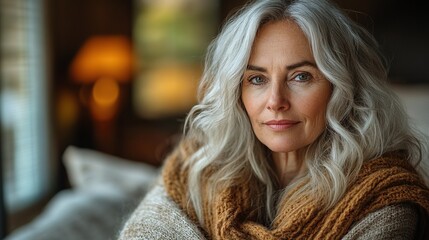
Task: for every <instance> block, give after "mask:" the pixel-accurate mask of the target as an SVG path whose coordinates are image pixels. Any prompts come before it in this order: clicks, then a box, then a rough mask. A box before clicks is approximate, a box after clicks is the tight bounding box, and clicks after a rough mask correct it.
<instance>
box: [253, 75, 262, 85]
mask: <svg viewBox="0 0 429 240" xmlns="http://www.w3.org/2000/svg"><path fill="white" fill-rule="evenodd" d="M249 82H250V83H251V84H254V85H261V84H263V83H264V82H265V81H264V79H263V78H262V77H261V76H255V77H251V78H249Z"/></svg>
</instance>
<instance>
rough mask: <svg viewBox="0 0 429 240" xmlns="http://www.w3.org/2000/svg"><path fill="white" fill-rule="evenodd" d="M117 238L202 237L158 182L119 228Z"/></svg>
mask: <svg viewBox="0 0 429 240" xmlns="http://www.w3.org/2000/svg"><path fill="white" fill-rule="evenodd" d="M119 239H124V240H125V239H127V240H133V239H205V238H204V236H203V234H202V233H201V231H200V230H199V229H198V226H197V225H196V224H195V223H193V222H192V221H191V220H190V219H189V218H188V217H187V216H186V214H185V213H184V212H183V211H182V210H181V209H180V208H179V207H178V206H177V204H176V203H175V202H174V201H173V200H172V199H171V198H170V197H169V196H168V194H167V193H166V191H165V188H164V186H163V184H162V183H158V184H157V185H155V186H154V188H153V189H152V190H151V191H150V192H148V193H147V195H146V196H145V198H144V199H143V201H142V202H141V203H140V204H139V206H138V207H137V208H136V210H135V211H134V212H133V214H132V215H131V217H130V218H129V219H128V220H127V222H126V223H125V225H124V228H123V229H122V231H121V232H120V237H119Z"/></svg>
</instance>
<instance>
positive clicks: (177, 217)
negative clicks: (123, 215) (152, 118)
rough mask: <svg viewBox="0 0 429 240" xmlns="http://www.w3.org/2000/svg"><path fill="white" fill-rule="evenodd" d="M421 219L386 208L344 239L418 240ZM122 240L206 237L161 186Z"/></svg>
mask: <svg viewBox="0 0 429 240" xmlns="http://www.w3.org/2000/svg"><path fill="white" fill-rule="evenodd" d="M418 219H419V217H418V212H417V210H416V209H414V208H413V207H412V206H411V205H408V204H400V205H393V206H388V207H384V208H382V209H380V210H378V211H376V212H373V213H370V214H368V215H367V216H366V217H365V218H364V219H362V220H361V221H359V222H358V223H356V224H355V225H354V226H353V227H352V228H351V229H350V231H349V232H348V233H347V234H346V235H345V236H344V237H343V239H345V240H349V239H350V240H351V239H362V240H363V239H386V240H387V239H389V240H391V239H397V240H402V239H403V240H408V239H414V235H415V233H416V227H415V226H416V225H417V221H418ZM119 239H120V240H137V239H163V240H169V239H186V240H191V239H205V237H204V235H203V234H202V232H201V231H200V230H199V227H198V226H197V225H196V224H194V223H193V222H192V221H191V220H189V219H188V217H187V215H186V214H185V213H184V212H183V211H182V210H181V209H180V208H179V207H178V205H177V204H176V203H175V202H174V201H173V200H172V199H171V198H170V197H169V196H168V195H167V193H166V191H165V188H164V186H163V185H162V183H161V182H159V183H158V184H157V185H156V186H155V187H154V188H153V189H152V190H151V191H150V192H149V193H148V194H147V195H146V197H145V198H144V199H143V201H142V202H141V203H140V205H139V207H138V208H137V209H136V210H135V211H134V213H133V214H132V215H131V217H130V218H129V219H128V221H127V222H126V223H125V225H124V228H123V229H122V231H121V232H120V234H119Z"/></svg>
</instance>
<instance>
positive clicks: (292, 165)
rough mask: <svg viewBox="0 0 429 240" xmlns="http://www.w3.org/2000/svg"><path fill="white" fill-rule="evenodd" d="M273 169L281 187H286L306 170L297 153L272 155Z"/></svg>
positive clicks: (274, 153)
mask: <svg viewBox="0 0 429 240" xmlns="http://www.w3.org/2000/svg"><path fill="white" fill-rule="evenodd" d="M272 156H273V164H274V169H275V172H276V174H277V178H278V180H279V183H280V185H281V186H282V187H286V186H287V185H289V184H290V183H292V182H293V181H294V180H296V179H297V178H299V177H301V176H302V175H304V173H305V170H306V169H307V167H306V165H305V163H304V160H303V158H302V157H301V156H300V154H299V153H298V152H297V151H293V152H288V153H276V152H273V153H272Z"/></svg>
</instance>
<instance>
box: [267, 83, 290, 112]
mask: <svg viewBox="0 0 429 240" xmlns="http://www.w3.org/2000/svg"><path fill="white" fill-rule="evenodd" d="M289 108H290V102H289V99H288V93H287V90H286V89H285V87H284V86H283V84H273V85H272V86H271V89H270V91H269V96H268V101H267V109H268V110H270V111H275V112H278V111H285V110H287V109H289Z"/></svg>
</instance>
